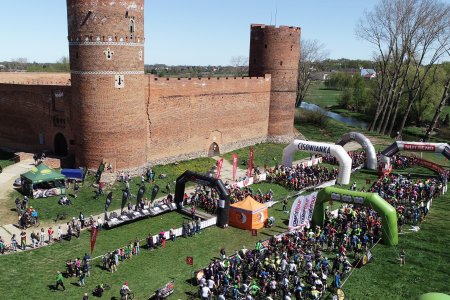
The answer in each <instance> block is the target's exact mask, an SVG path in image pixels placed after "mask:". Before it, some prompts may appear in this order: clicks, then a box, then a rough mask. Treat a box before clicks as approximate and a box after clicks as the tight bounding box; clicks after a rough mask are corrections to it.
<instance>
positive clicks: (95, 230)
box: [91, 226, 98, 255]
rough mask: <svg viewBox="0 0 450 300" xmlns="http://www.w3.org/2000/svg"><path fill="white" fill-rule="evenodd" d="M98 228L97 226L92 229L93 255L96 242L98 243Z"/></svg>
mask: <svg viewBox="0 0 450 300" xmlns="http://www.w3.org/2000/svg"><path fill="white" fill-rule="evenodd" d="M97 235H98V228H97V227H95V226H92V227H91V255H92V253H93V252H94V248H95V242H96V241H97Z"/></svg>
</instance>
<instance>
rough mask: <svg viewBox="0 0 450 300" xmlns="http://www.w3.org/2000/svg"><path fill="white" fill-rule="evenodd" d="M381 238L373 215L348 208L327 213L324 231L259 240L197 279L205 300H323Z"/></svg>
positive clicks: (303, 231)
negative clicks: (354, 262) (328, 289)
mask: <svg viewBox="0 0 450 300" xmlns="http://www.w3.org/2000/svg"><path fill="white" fill-rule="evenodd" d="M380 238H381V221H380V218H379V216H378V215H377V214H376V212H375V211H374V210H372V209H371V208H367V207H362V206H357V205H355V206H352V205H344V206H342V207H341V209H339V210H338V212H337V214H336V215H333V214H332V213H331V212H327V213H326V218H325V223H324V227H319V226H316V227H315V228H306V227H305V228H303V229H300V230H294V231H290V232H288V233H286V234H285V235H282V236H278V237H277V236H273V237H272V238H270V239H269V240H268V241H265V242H262V241H259V242H258V243H257V244H256V246H255V249H253V250H248V249H246V248H245V247H244V248H243V249H241V250H240V251H236V252H235V253H234V254H233V255H231V256H229V257H227V255H226V252H225V249H224V248H222V249H221V251H220V259H215V260H213V261H212V262H211V263H210V264H209V266H207V267H206V268H204V269H202V270H201V271H200V272H199V273H198V274H197V280H198V283H199V296H200V297H201V299H205V300H206V299H212V296H213V295H214V297H216V298H215V299H236V300H237V299H243V298H244V297H245V299H248V300H251V299H285V300H289V299H319V298H320V297H321V295H322V294H323V293H324V292H325V291H326V290H327V288H330V289H333V288H339V287H340V286H341V280H342V278H343V276H346V274H348V273H349V272H350V270H351V269H352V267H353V266H352V263H351V262H350V260H352V261H358V260H359V259H361V257H362V256H363V255H364V254H365V253H367V251H368V250H369V249H370V247H372V246H373V245H374V244H375V243H376V242H377V241H378V240H379V239H380Z"/></svg>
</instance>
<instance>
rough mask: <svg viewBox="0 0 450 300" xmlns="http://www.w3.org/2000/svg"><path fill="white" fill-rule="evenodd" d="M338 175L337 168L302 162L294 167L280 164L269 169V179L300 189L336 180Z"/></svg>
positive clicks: (292, 188) (293, 188) (272, 181)
mask: <svg viewBox="0 0 450 300" xmlns="http://www.w3.org/2000/svg"><path fill="white" fill-rule="evenodd" d="M337 175H338V170H337V169H336V168H332V169H331V170H330V169H328V168H327V167H324V166H320V165H315V166H310V167H308V166H306V167H305V166H303V165H302V164H297V165H296V166H292V167H286V166H283V165H280V166H275V167H274V168H270V169H268V170H267V181H268V182H269V183H277V184H279V185H282V186H284V187H286V188H288V189H291V190H296V191H299V190H302V189H305V188H308V187H313V186H316V185H319V184H322V183H324V182H327V181H331V180H334V179H336V177H337Z"/></svg>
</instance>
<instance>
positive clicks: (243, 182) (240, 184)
mask: <svg viewBox="0 0 450 300" xmlns="http://www.w3.org/2000/svg"><path fill="white" fill-rule="evenodd" d="M266 179H267V173H261V174H259V175H255V176H253V177H250V178H246V179H245V180H241V181H238V182H235V183H233V187H234V188H237V187H238V188H243V187H246V186H248V185H252V184H254V183H258V182H260V181H265V180H266Z"/></svg>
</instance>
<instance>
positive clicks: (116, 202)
mask: <svg viewBox="0 0 450 300" xmlns="http://www.w3.org/2000/svg"><path fill="white" fill-rule="evenodd" d="M214 165H215V160H214V159H211V158H198V159H193V160H189V161H183V162H180V163H178V164H168V165H165V166H156V167H154V168H153V170H154V171H155V173H156V179H155V183H146V184H145V186H146V193H145V196H146V197H147V198H149V199H150V194H151V190H152V188H153V186H154V184H158V185H159V187H160V192H159V193H158V197H160V196H163V195H166V194H165V192H166V188H165V187H166V184H167V183H168V182H169V183H170V185H171V193H172V194H173V193H174V191H175V183H174V181H175V180H176V178H177V177H178V176H180V175H181V174H182V173H183V172H184V171H186V170H191V171H194V172H199V173H206V172H207V171H209V170H210V169H211V167H212V166H214ZM161 173H164V174H166V175H167V177H166V178H164V179H159V178H158V176H159V175H160V174H161ZM140 182H141V178H140V177H135V178H134V179H133V181H132V182H131V183H130V190H131V193H132V194H133V195H136V194H137V191H138V189H139V185H140ZM93 183H94V177H93V176H88V177H87V178H86V180H85V182H84V184H83V186H82V187H81V188H80V190H79V192H78V197H77V198H76V199H75V198H73V190H72V188H73V187H72V188H71V189H69V191H68V194H69V197H70V199H71V200H72V203H73V204H72V205H71V206H62V205H59V204H58V199H59V197H49V198H39V199H31V200H30V205H31V206H33V208H35V209H36V210H37V211H38V212H39V215H40V220H41V221H51V220H54V219H55V218H56V215H57V214H59V213H63V212H65V213H67V214H68V216H69V217H72V216H78V215H79V214H80V212H83V214H84V215H85V216H89V215H94V214H99V213H102V212H103V211H104V207H105V201H106V195H107V194H108V192H109V191H112V192H113V201H112V202H111V206H110V210H113V209H118V208H120V204H121V200H122V189H123V188H124V187H125V185H124V184H123V183H121V182H116V183H115V184H114V185H113V186H112V188H107V189H106V191H105V194H104V195H103V196H101V197H100V198H99V199H94V196H95V188H94V187H93V186H92V184H93ZM16 197H20V198H22V197H23V196H22V195H21V194H20V193H19V192H17V191H14V192H12V193H11V197H10V198H11V201H10V206H11V208H14V207H15V204H14V199H15V198H16ZM132 201H133V202H134V201H136V200H135V199H133V200H132Z"/></svg>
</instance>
